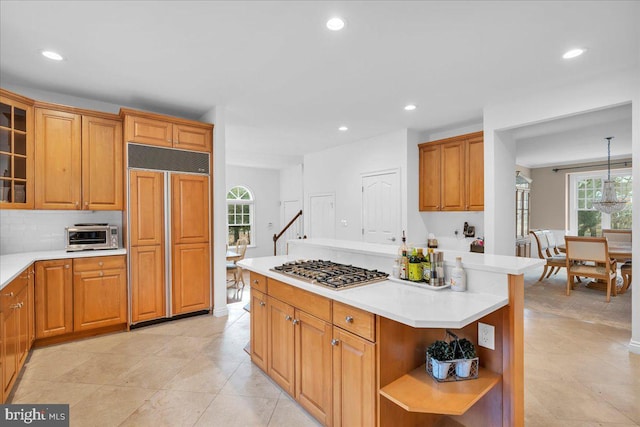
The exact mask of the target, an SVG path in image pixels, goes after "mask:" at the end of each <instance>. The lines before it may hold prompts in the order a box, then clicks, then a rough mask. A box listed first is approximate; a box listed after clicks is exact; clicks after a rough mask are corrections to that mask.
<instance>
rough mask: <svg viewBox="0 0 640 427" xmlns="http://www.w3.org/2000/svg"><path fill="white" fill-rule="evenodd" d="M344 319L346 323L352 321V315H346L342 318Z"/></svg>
mask: <svg viewBox="0 0 640 427" xmlns="http://www.w3.org/2000/svg"><path fill="white" fill-rule="evenodd" d="M344 321H345V322H347V323H353V317H352V316H347V317H345V318H344Z"/></svg>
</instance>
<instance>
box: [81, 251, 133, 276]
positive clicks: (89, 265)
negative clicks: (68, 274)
mask: <svg viewBox="0 0 640 427" xmlns="http://www.w3.org/2000/svg"><path fill="white" fill-rule="evenodd" d="M119 268H125V261H124V255H116V256H100V257H91V258H75V259H74V260H73V271H74V272H75V273H78V272H82V271H94V270H113V269H119Z"/></svg>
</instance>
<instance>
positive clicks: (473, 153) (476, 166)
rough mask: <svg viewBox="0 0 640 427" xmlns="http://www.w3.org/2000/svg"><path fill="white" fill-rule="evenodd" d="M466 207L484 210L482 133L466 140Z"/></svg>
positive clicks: (469, 209)
mask: <svg viewBox="0 0 640 427" xmlns="http://www.w3.org/2000/svg"><path fill="white" fill-rule="evenodd" d="M466 149H467V152H466V156H465V157H466V168H465V171H466V175H467V182H466V207H465V210H467V211H482V210H484V138H483V137H482V135H480V136H477V137H475V138H471V139H468V140H467V142H466Z"/></svg>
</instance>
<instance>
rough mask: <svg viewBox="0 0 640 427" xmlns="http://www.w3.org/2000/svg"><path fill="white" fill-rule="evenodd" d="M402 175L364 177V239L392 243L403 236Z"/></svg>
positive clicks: (371, 175)
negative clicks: (401, 232) (401, 208)
mask: <svg viewBox="0 0 640 427" xmlns="http://www.w3.org/2000/svg"><path fill="white" fill-rule="evenodd" d="M400 203H401V201H400V174H399V173H398V171H390V172H381V173H372V174H367V175H363V176H362V240H363V241H365V242H371V243H387V244H392V243H394V242H398V241H399V239H400V228H401V227H402V222H401V218H400Z"/></svg>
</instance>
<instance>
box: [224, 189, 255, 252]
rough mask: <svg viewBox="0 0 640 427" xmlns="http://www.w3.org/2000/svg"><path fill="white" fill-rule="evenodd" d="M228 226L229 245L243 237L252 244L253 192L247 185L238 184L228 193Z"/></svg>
mask: <svg viewBox="0 0 640 427" xmlns="http://www.w3.org/2000/svg"><path fill="white" fill-rule="evenodd" d="M227 227H228V238H227V243H228V244H229V246H231V245H235V244H236V242H237V241H238V239H242V238H244V239H246V240H247V243H248V244H249V245H251V243H252V242H251V239H252V237H253V236H252V227H253V194H251V191H250V190H249V189H248V188H247V187H244V186H241V185H238V186H236V187H233V188H232V189H231V190H229V192H228V193H227Z"/></svg>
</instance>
